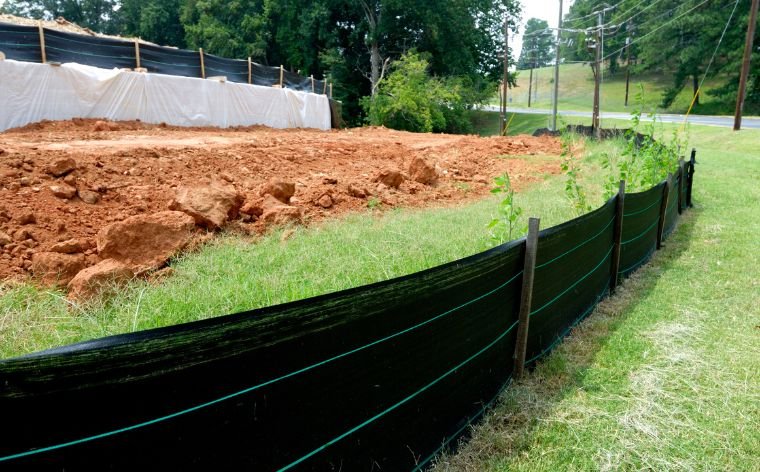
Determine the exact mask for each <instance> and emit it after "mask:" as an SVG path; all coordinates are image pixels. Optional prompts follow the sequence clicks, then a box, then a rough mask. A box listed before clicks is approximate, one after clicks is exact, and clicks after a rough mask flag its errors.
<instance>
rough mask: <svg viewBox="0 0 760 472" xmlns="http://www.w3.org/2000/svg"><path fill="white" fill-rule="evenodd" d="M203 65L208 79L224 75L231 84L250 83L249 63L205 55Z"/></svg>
mask: <svg viewBox="0 0 760 472" xmlns="http://www.w3.org/2000/svg"><path fill="white" fill-rule="evenodd" d="M203 65H204V67H205V68H206V77H213V76H215V75H223V76H226V77H227V80H229V81H230V82H238V83H241V84H247V83H248V61H239V60H237V59H227V58H224V57H219V56H212V55H210V54H205V53H204V54H203Z"/></svg>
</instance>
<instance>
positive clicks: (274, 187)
mask: <svg viewBox="0 0 760 472" xmlns="http://www.w3.org/2000/svg"><path fill="white" fill-rule="evenodd" d="M295 193H296V184H295V183H293V182H285V181H282V180H274V179H273V180H270V181H269V182H267V183H266V184H264V186H263V187H262V188H261V192H259V194H260V195H261V196H262V197H263V196H265V195H271V196H273V197H274V198H276V199H277V200H279V201H281V202H282V203H290V198H291V197H292V196H293V195H295Z"/></svg>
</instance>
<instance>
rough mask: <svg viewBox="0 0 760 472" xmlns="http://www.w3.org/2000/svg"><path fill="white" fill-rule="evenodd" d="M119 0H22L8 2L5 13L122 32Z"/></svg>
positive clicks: (98, 29) (3, 8)
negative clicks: (120, 28)
mask: <svg viewBox="0 0 760 472" xmlns="http://www.w3.org/2000/svg"><path fill="white" fill-rule="evenodd" d="M118 5H119V0H21V1H18V0H17V1H8V2H6V4H5V5H3V6H2V8H1V10H2V12H3V13H8V14H11V15H16V16H23V17H27V18H34V19H41V20H42V19H44V20H53V19H56V18H58V17H63V18H65V19H67V20H68V21H71V22H72V23H76V24H78V25H80V26H83V27H85V28H90V29H91V30H93V31H98V32H101V33H116V32H118V11H117V8H116V7H117V6H118Z"/></svg>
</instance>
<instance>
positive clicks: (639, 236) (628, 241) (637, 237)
mask: <svg viewBox="0 0 760 472" xmlns="http://www.w3.org/2000/svg"><path fill="white" fill-rule="evenodd" d="M659 222H660V220H659V219H657V220H655V222H654V223H652V225H651V226H649V227H648V228H647V229H645V230H644V231H642V232H641V234H639V235H638V236H636V237H635V238H631V239H629V240H627V241H623V242H621V243H620V244H621V245H626V244H628V243H632V242H634V241H636V240H637V239H640V238H643V237H644V236H646V234H647V233H648V232H650V231H652V229H653V228H654V227H655V226H657V223H659Z"/></svg>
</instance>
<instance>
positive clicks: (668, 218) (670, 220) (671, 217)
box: [662, 175, 681, 240]
mask: <svg viewBox="0 0 760 472" xmlns="http://www.w3.org/2000/svg"><path fill="white" fill-rule="evenodd" d="M680 181H681V178H680V176H678V175H676V176H675V177H673V183H672V186H671V187H670V194H669V195H668V208H667V210H665V227H664V228H663V231H662V238H663V240H664V239H667V238H668V236H670V233H672V232H673V230H674V229H675V227H676V223H677V222H678V190H679V188H678V185H679V183H680Z"/></svg>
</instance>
